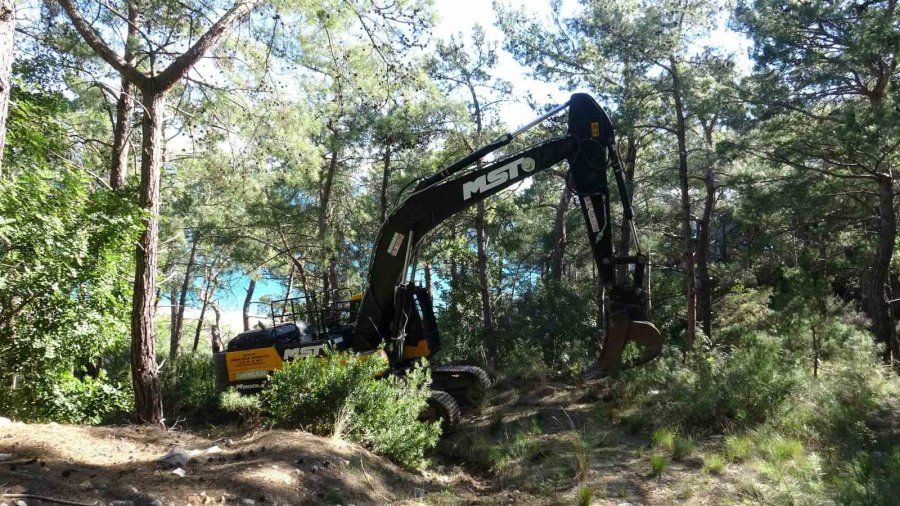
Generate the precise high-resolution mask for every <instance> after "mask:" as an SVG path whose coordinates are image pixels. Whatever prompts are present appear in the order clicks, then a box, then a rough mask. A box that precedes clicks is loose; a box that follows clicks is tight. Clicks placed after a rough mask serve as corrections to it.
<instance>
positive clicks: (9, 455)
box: [0, 453, 13, 462]
mask: <svg viewBox="0 0 900 506" xmlns="http://www.w3.org/2000/svg"><path fill="white" fill-rule="evenodd" d="M12 458H13V454H12V453H0V462H4V461H6V460H10V459H12Z"/></svg>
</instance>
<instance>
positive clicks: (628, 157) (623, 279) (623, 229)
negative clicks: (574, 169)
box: [616, 131, 637, 285]
mask: <svg viewBox="0 0 900 506" xmlns="http://www.w3.org/2000/svg"><path fill="white" fill-rule="evenodd" d="M636 163H637V140H636V139H635V133H634V132H633V131H632V132H631V133H629V134H628V136H627V137H626V140H625V167H624V169H625V170H624V176H625V186H626V187H627V188H628V192H629V194H631V195H633V194H634V193H633V189H632V185H633V183H634V166H635V164H636ZM616 249H617V250H618V253H617V254H618V255H619V256H627V255H628V252H629V251H630V250H631V226H629V224H628V222H627V221H626V220H622V223H621V224H620V225H619V244H618V245H617V248H616ZM616 283H618V284H620V285H627V284H628V266H627V265H625V264H620V265H617V266H616Z"/></svg>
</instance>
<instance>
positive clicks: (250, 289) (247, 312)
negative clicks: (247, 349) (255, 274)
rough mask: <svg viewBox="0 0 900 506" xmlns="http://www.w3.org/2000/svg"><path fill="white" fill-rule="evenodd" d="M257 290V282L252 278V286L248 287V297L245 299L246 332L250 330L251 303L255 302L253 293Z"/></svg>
mask: <svg viewBox="0 0 900 506" xmlns="http://www.w3.org/2000/svg"><path fill="white" fill-rule="evenodd" d="M255 290H256V280H255V279H253V278H250V286H248V287H247V296H246V297H244V311H243V315H244V331H245V332H246V331H248V330H250V303H251V302H253V292H254V291H255Z"/></svg>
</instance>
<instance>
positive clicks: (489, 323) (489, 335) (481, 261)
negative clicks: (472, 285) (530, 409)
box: [475, 201, 497, 367]
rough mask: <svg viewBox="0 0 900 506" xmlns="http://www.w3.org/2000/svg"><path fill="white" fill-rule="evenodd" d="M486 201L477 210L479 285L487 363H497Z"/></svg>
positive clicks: (476, 232)
mask: <svg viewBox="0 0 900 506" xmlns="http://www.w3.org/2000/svg"><path fill="white" fill-rule="evenodd" d="M484 218H485V209H484V202H483V201H481V202H478V209H477V211H476V212H475V239H476V245H477V248H478V285H479V289H480V292H481V313H482V316H483V317H484V350H485V358H486V360H487V364H488V366H490V367H495V366H496V365H497V336H496V335H495V333H496V332H495V329H494V310H493V307H492V304H491V277H490V275H488V258H487V240H486V237H485V230H484V226H485V219H484Z"/></svg>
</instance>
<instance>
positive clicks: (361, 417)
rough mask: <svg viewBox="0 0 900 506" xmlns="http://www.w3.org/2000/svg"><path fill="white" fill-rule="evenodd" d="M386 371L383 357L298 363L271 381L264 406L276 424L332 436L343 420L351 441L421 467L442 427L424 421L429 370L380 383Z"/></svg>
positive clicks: (334, 357)
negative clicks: (421, 419) (426, 453)
mask: <svg viewBox="0 0 900 506" xmlns="http://www.w3.org/2000/svg"><path fill="white" fill-rule="evenodd" d="M386 368H387V361H386V360H385V359H384V358H383V357H382V356H380V355H372V356H369V357H367V358H364V359H360V358H359V357H357V356H353V355H348V354H341V353H330V354H327V355H325V356H324V357H320V358H317V359H315V360H294V361H293V362H290V363H289V364H286V365H285V367H284V368H283V369H281V370H279V371H276V372H275V373H274V374H273V375H272V376H271V377H270V378H269V380H268V381H267V382H266V386H265V388H264V389H263V390H262V392H261V393H260V403H261V405H262V408H263V409H264V410H265V411H266V413H268V415H269V417H270V420H271V422H272V423H274V424H275V425H278V426H282V427H296V428H301V429H303V430H306V431H309V432H312V433H315V434H319V435H323V436H332V435H334V434H335V427H336V425H337V424H338V421H339V420H340V424H341V427H339V429H340V430H339V431H338V432H339V433H342V434H343V435H344V436H345V437H348V438H349V439H351V440H353V441H356V442H358V443H361V444H363V445H364V446H366V447H368V448H370V449H372V450H373V451H375V452H377V453H380V454H382V455H385V456H387V457H389V458H391V459H393V460H394V461H396V462H398V463H400V464H402V465H404V466H407V467H410V468H419V467H421V466H423V465H424V464H425V458H424V452H425V450H427V449H429V448H432V447H434V445H435V444H437V440H438V437H439V436H440V426H439V424H437V423H425V422H420V421H419V420H418V417H419V414H420V413H421V412H422V410H423V409H424V407H425V405H426V403H427V399H428V394H429V390H428V384H429V380H430V377H429V374H428V369H427V368H425V367H419V368H417V369H415V370H413V371H411V372H410V373H409V374H407V375H406V376H405V377H397V376H388V377H386V378H383V379H379V378H378V376H380V375H381V374H382V373H383V372H384V371H385V369H386Z"/></svg>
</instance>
